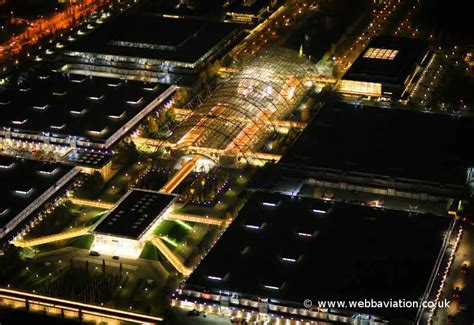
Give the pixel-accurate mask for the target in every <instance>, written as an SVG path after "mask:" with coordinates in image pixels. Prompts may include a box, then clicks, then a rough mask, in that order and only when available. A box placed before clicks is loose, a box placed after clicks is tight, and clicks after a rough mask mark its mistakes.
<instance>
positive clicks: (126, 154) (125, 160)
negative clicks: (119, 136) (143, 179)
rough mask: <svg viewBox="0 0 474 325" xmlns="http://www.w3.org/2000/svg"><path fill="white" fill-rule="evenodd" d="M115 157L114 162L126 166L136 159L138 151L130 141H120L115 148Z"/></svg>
mask: <svg viewBox="0 0 474 325" xmlns="http://www.w3.org/2000/svg"><path fill="white" fill-rule="evenodd" d="M117 151H118V153H117V156H116V157H115V162H116V163H118V164H120V165H123V166H127V165H130V164H131V163H132V162H133V161H135V160H136V159H137V158H138V155H139V154H138V150H137V147H136V146H135V144H134V143H133V142H132V141H126V140H124V141H122V142H121V143H120V144H119V145H118V147H117Z"/></svg>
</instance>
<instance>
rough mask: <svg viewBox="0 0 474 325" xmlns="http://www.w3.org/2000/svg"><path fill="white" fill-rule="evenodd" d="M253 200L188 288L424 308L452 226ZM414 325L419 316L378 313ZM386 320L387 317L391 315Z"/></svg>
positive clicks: (293, 201) (352, 208)
mask: <svg viewBox="0 0 474 325" xmlns="http://www.w3.org/2000/svg"><path fill="white" fill-rule="evenodd" d="M262 195H263V194H262V193H261V192H257V193H255V194H253V195H252V196H251V197H250V199H249V201H248V202H247V204H246V205H245V206H244V207H243V208H242V210H241V211H240V213H239V215H238V217H237V218H236V220H235V221H234V222H233V223H232V224H231V226H230V227H229V228H228V229H227V230H226V232H225V233H224V235H223V236H222V237H221V238H220V240H219V241H218V242H217V244H216V245H215V246H214V247H213V249H212V250H211V251H210V252H209V254H208V255H207V256H206V257H205V258H204V260H203V261H202V262H201V264H200V265H199V266H198V268H197V269H196V270H195V272H194V273H193V274H192V275H191V277H190V278H189V280H188V282H187V284H186V285H187V287H188V288H195V289H198V290H210V291H211V292H213V291H214V292H217V291H219V290H225V291H230V292H236V293H240V294H243V295H249V296H258V297H261V298H270V299H272V300H273V301H277V302H278V301H280V302H283V303H285V302H286V303H292V302H293V303H297V304H302V302H303V300H305V299H311V300H312V301H323V300H345V301H347V300H363V299H365V298H367V299H371V298H372V299H375V300H388V299H393V300H397V299H407V300H416V299H418V298H420V297H421V296H422V295H423V292H424V290H425V287H426V285H427V282H428V279H429V277H430V274H431V272H432V269H433V267H434V265H435V261H436V258H437V255H438V252H439V250H440V248H441V245H442V241H443V235H444V234H445V231H446V229H447V228H448V225H449V223H450V221H451V220H450V219H449V218H447V217H439V216H434V215H428V214H413V215H412V214H409V213H407V212H403V211H395V210H384V209H374V208H369V207H363V206H358V205H349V204H344V203H332V204H329V203H327V202H323V201H319V200H315V199H308V198H301V197H291V196H283V195H279V194H273V195H275V196H276V197H277V199H276V200H278V201H280V202H281V203H280V205H278V206H277V207H271V206H265V205H263V204H262V203H263V202H264V201H265V200H266V199H267V196H268V194H265V195H264V196H265V197H264V198H262ZM364 312H367V313H370V314H375V315H379V316H382V317H385V318H392V317H395V318H413V316H414V313H416V310H415V309H412V310H410V309H393V310H390V311H387V310H382V309H378V310H376V311H373V312H370V311H368V310H365V311H364ZM384 314H385V315H384Z"/></svg>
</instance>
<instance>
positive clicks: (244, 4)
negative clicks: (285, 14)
mask: <svg viewBox="0 0 474 325" xmlns="http://www.w3.org/2000/svg"><path fill="white" fill-rule="evenodd" d="M270 4H271V1H270V0H236V1H234V2H233V3H232V4H231V5H230V6H229V7H228V8H227V12H234V13H239V14H252V15H258V14H259V13H260V11H261V10H262V9H264V8H265V7H268V6H270Z"/></svg>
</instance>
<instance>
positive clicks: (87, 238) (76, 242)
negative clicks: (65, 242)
mask: <svg viewBox="0 0 474 325" xmlns="http://www.w3.org/2000/svg"><path fill="white" fill-rule="evenodd" d="M93 241H94V235H93V234H89V235H84V236H81V237H79V238H75V239H73V240H72V241H71V243H70V244H69V246H71V247H75V248H79V249H87V250H89V249H90V248H91V245H92V242H93Z"/></svg>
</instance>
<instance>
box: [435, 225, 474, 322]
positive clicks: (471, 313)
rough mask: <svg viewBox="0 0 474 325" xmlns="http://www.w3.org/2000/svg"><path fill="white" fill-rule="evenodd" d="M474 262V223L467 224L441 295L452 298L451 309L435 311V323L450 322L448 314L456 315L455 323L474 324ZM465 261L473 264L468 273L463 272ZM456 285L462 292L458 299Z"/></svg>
mask: <svg viewBox="0 0 474 325" xmlns="http://www.w3.org/2000/svg"><path fill="white" fill-rule="evenodd" d="M473 262H474V225H473V224H467V225H466V226H465V228H464V233H463V237H462V239H461V242H460V244H459V248H458V250H457V252H456V254H455V257H454V262H453V265H452V267H451V271H450V273H449V275H448V278H447V280H446V284H445V286H444V289H443V291H442V296H441V299H444V298H446V299H448V300H450V301H451V306H450V308H449V309H438V310H437V311H436V312H435V315H434V317H433V325H446V324H449V321H448V315H453V316H454V317H455V319H454V323H453V324H459V325H464V324H474V276H473V271H472V263H473ZM464 263H470V265H471V268H470V270H469V272H468V273H466V274H463V273H462V272H461V268H462V265H463V264H464ZM456 287H459V288H460V290H461V292H460V295H459V298H458V299H453V292H454V289H455V288H456Z"/></svg>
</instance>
